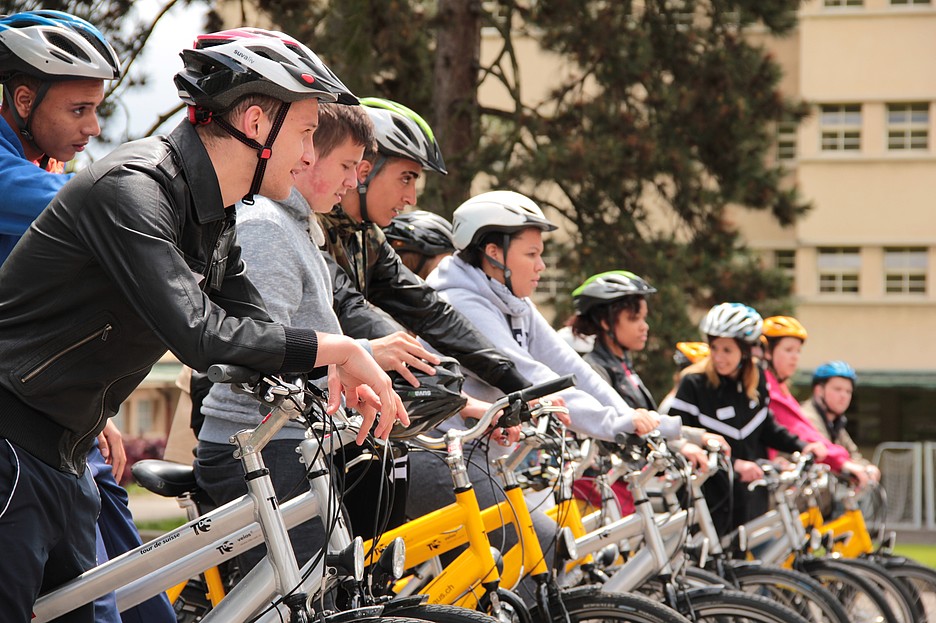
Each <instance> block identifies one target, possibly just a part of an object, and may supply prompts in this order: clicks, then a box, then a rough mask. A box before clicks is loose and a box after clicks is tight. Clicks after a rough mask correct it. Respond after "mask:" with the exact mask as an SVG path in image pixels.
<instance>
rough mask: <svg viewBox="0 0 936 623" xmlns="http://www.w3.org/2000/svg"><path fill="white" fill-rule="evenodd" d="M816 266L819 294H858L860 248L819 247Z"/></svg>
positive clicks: (859, 289)
mask: <svg viewBox="0 0 936 623" xmlns="http://www.w3.org/2000/svg"><path fill="white" fill-rule="evenodd" d="M816 268H817V272H818V276H819V280H818V283H819V293H820V294H847V295H858V294H860V291H861V249H859V248H857V247H820V248H819V249H818V256H817V259H816Z"/></svg>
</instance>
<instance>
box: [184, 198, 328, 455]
mask: <svg viewBox="0 0 936 623" xmlns="http://www.w3.org/2000/svg"><path fill="white" fill-rule="evenodd" d="M311 214H312V212H311V209H310V208H309V204H308V203H307V202H306V200H305V199H304V198H303V197H302V195H300V194H299V192H298V191H297V190H296V189H293V191H292V193H291V194H290V195H289V197H288V198H287V199H286V200H284V201H271V200H270V199H266V198H264V197H257V198H256V203H254V205H244V204H238V205H237V239H238V242H239V243H240V246H241V249H242V252H243V257H244V262H245V263H246V265H247V273H248V274H249V275H250V280H251V282H253V284H254V285H255V286H256V287H257V289H258V290H259V291H260V295H261V296H262V297H263V302H264V303H265V304H266V308H267V311H268V312H269V314H270V316H271V317H272V318H273V320H275V321H277V322H281V323H283V324H285V325H287V326H293V327H306V328H314V329H315V330H317V331H324V332H327V333H341V327H340V326H339V324H338V319H337V318H336V317H335V312H334V311H333V310H332V287H331V277H330V276H329V273H328V268H327V267H326V266H325V261H324V260H323V259H322V254H321V251H319V248H318V247H319V245H321V244H322V243H323V242H324V235H323V234H322V231H321V229H320V228H319V226H318V223H317V221H316V220H315V219H314V218H310V217H311ZM310 238H311V240H310ZM202 412H203V413H204V414H205V423H204V425H203V426H202V429H201V433H200V434H199V439H201V440H202V441H209V442H214V443H228V438H229V437H231V435H233V434H234V433H236V432H238V431H240V430H242V429H244V428H249V427H253V426H256V425H257V424H258V423H259V422H260V412H259V409H258V405H257V402H256V401H254V400H253V399H251V398H249V397H247V396H243V395H241V394H235V393H234V392H233V391H231V389H230V387H229V386H228V385H215V386H214V387H212V388H211V391H210V393H209V394H208V396H207V398H205V402H204V404H203V405H202ZM303 434H304V429H303V428H302V426H301V425H299V424H297V423H295V422H290V423H289V424H287V426H286V427H285V428H283V429H282V430H281V431H280V433H279V435H277V438H280V439H302V437H303Z"/></svg>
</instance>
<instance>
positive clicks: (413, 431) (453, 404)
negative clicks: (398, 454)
mask: <svg viewBox="0 0 936 623" xmlns="http://www.w3.org/2000/svg"><path fill="white" fill-rule="evenodd" d="M440 359H441V361H440V362H439V364H438V365H437V366H436V373H435V374H432V375H430V374H426V373H425V372H420V371H419V370H416V369H411V370H410V371H411V372H412V373H413V375H414V376H415V377H416V378H417V379H419V387H413V386H412V385H410V384H409V381H407V380H406V379H404V378H403V377H402V376H400V374H399V373H397V372H390V373H389V374H390V378H391V379H393V390H394V391H395V392H396V393H397V394H398V395H399V396H400V398H401V399H402V400H403V406H404V407H406V412H407V413H408V414H409V418H410V425H409V426H407V427H404V426H401V425H399V424H396V425H395V426H394V427H393V430H392V431H391V432H390V438H391V439H397V440H405V439H412V438H413V437H415V436H416V435H419V434H421V433H425V432H426V431H429V430H431V429H433V428H435V427H436V426H438V425H439V424H440V423H442V422H444V421H445V420H447V419H449V418H450V417H452V416H453V415H455V414H456V413H458V412H459V411H461V410H462V408H463V407H464V406H465V403H466V402H467V401H468V399H467V398H465V396H463V395H462V393H461V388H462V383H464V381H465V377H464V376H462V373H461V368H460V367H459V365H458V362H457V361H456V360H455V359H452V358H451V357H441V358H440Z"/></svg>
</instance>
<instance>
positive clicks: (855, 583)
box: [797, 558, 897, 623]
mask: <svg viewBox="0 0 936 623" xmlns="http://www.w3.org/2000/svg"><path fill="white" fill-rule="evenodd" d="M797 570H798V571H802V572H803V573H806V574H807V575H808V576H810V577H811V578H813V579H814V580H817V581H818V582H819V583H820V584H822V585H823V586H825V587H826V588H827V589H828V590H829V592H830V593H832V595H834V596H835V598H836V599H838V601H839V603H840V604H842V606H844V607H845V610H846V612H847V613H848V616H849V621H852V622H853V623H897V617H896V615H894V613H893V611H892V610H891V608H890V605H889V604H888V602H887V598H886V597H885V596H884V594H883V593H882V592H881V591H880V590H879V589H878V588H877V585H876V584H874V583H873V582H871V581H870V580H868V579H867V578H866V577H864V576H861V575H858V574H857V573H855V572H854V571H853V570H852V569H851V568H850V567H848V566H847V565H844V564H842V561H840V560H826V559H820V558H815V559H806V560H801V561H799V562H798V563H797Z"/></svg>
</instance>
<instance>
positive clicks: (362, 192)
mask: <svg viewBox="0 0 936 623" xmlns="http://www.w3.org/2000/svg"><path fill="white" fill-rule="evenodd" d="M385 164H387V158H386V157H385V156H382V155H380V154H377V160H376V161H374V166H373V167H372V168H371V170H370V173H368V174H367V178H366V179H365V180H364V181H363V182H360V183H359V184H358V187H357V191H358V204H359V205H360V212H361V223H360V225H359V228H360V229H361V230H364V229H365V228H366V227H367V226H368V225H370V224H371V222H372V221H371V220H370V217H369V216H368V214H367V189H368V187H370V183H371V182H372V181H373V180H374V178H375V177H377V174H378V173H380V170H381V169H382V168H383V166H384V165H385Z"/></svg>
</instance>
